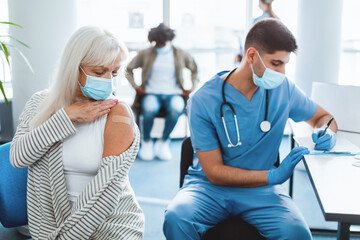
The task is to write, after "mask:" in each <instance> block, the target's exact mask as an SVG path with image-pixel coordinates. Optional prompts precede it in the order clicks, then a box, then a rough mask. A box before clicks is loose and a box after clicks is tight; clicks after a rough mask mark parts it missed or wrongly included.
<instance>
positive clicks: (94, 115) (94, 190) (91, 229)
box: [10, 27, 144, 240]
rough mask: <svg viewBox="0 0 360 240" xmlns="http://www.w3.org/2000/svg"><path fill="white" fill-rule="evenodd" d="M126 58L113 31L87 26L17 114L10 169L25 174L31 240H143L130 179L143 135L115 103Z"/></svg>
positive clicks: (141, 221) (127, 110)
mask: <svg viewBox="0 0 360 240" xmlns="http://www.w3.org/2000/svg"><path fill="white" fill-rule="evenodd" d="M126 56H127V49H126V47H125V46H124V45H123V44H122V43H120V42H119V41H118V40H117V39H116V38H115V37H114V36H113V35H111V34H110V33H109V32H107V31H105V30H102V29H100V28H97V27H82V28H80V29H79V30H78V31H76V32H75V33H74V34H73V36H72V37H71V38H70V40H69V42H68V43H67V46H66V47H65V50H64V53H63V55H62V58H61V61H60V65H59V68H58V71H57V73H56V75H55V79H54V80H55V81H54V82H53V84H52V86H51V87H50V89H49V90H44V91H41V92H38V93H35V94H34V95H33V96H32V97H31V99H30V100H29V101H28V102H27V104H26V106H25V109H24V111H23V112H22V114H21V115H20V124H19V126H18V128H17V131H16V134H15V137H14V139H13V141H12V145H11V150H10V160H11V164H12V165H13V166H14V167H17V168H24V167H28V169H29V170H28V191H27V205H28V217H29V228H30V233H31V236H32V238H33V239H127V240H128V239H141V238H142V236H143V231H144V215H143V213H142V210H141V208H140V207H139V204H138V203H137V201H136V199H135V196H134V193H133V191H132V188H131V186H130V183H129V179H128V172H129V169H130V166H131V165H132V163H133V161H134V159H135V157H136V154H137V151H138V148H139V140H140V134H139V130H138V128H137V126H136V124H134V120H133V116H132V112H131V109H130V108H129V107H128V106H127V105H126V104H124V103H120V102H118V100H117V99H115V98H114V97H112V96H111V94H112V92H113V89H112V88H113V86H114V82H115V81H116V77H117V76H118V75H119V74H120V73H121V70H122V63H123V61H124V60H125V58H126Z"/></svg>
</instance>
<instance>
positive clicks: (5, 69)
mask: <svg viewBox="0 0 360 240" xmlns="http://www.w3.org/2000/svg"><path fill="white" fill-rule="evenodd" d="M0 6H1V7H0V16H1V18H0V22H7V21H9V16H8V3H7V1H6V0H0ZM8 33H9V25H7V24H0V35H7V34H8ZM1 40H2V41H5V42H6V41H8V40H9V39H8V38H1ZM9 50H11V49H9ZM0 57H1V58H4V56H3V55H2V53H1V56H0ZM0 79H1V81H2V82H3V83H4V86H5V87H8V85H9V84H10V82H11V76H10V69H9V66H8V65H7V63H6V60H5V58H4V59H2V60H1V63H0ZM0 96H1V97H0V98H2V94H0Z"/></svg>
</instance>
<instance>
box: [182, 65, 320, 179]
mask: <svg viewBox="0 0 360 240" xmlns="http://www.w3.org/2000/svg"><path fill="white" fill-rule="evenodd" d="M226 73H228V71H226V72H220V73H218V74H217V75H215V76H214V77H213V78H212V79H210V80H209V81H208V82H206V83H205V84H204V85H203V86H202V87H201V88H200V89H199V90H198V91H197V92H196V93H195V94H194V95H193V96H192V97H191V98H190V99H189V101H188V105H187V112H188V117H189V124H190V135H191V142H192V145H193V148H194V151H195V152H201V151H209V150H213V149H216V148H221V152H222V157H223V161H224V164H225V165H228V166H233V167H237V168H242V169H249V170H268V169H270V168H272V167H273V164H274V163H275V162H276V160H277V155H278V150H279V146H280V142H281V139H282V136H283V132H284V128H285V124H286V121H287V119H288V118H291V119H293V120H294V121H295V122H299V121H306V120H309V119H310V118H311V117H312V116H313V115H314V114H315V112H316V110H317V104H316V103H315V102H313V101H312V100H311V99H310V98H309V97H308V96H306V95H305V94H304V93H303V92H302V91H301V90H300V89H299V88H297V87H296V86H295V84H294V83H292V82H290V81H289V80H288V79H285V80H284V82H283V83H282V84H281V85H280V86H279V87H277V88H274V89H271V90H269V106H268V121H270V122H271V130H270V131H269V132H267V133H264V132H262V131H261V129H260V123H261V122H262V121H263V120H264V119H265V106H266V93H265V89H263V88H258V90H257V91H256V92H255V94H254V95H253V97H252V99H251V101H249V100H248V99H247V98H246V97H245V96H244V95H242V93H240V92H239V91H238V90H236V89H235V88H234V87H233V86H231V85H230V84H228V83H226V85H225V95H226V100H227V102H229V103H231V104H232V106H233V107H234V109H235V112H236V116H237V121H238V127H239V132H240V141H241V142H242V145H241V146H238V147H233V148H228V143H229V142H228V140H227V138H226V134H225V129H224V126H223V123H222V119H221V116H220V105H221V103H222V102H223V100H222V96H221V88H222V84H223V82H224V80H223V79H222V78H221V77H220V76H222V75H223V74H226ZM223 112H224V117H225V122H226V126H227V130H228V133H229V137H230V139H231V142H232V143H233V144H236V143H237V134H236V126H235V122H234V117H233V114H232V111H231V110H230V108H229V107H227V106H225V107H224V108H223ZM188 173H189V175H196V176H199V177H201V178H203V179H204V180H206V177H205V174H204V172H203V171H202V168H201V165H200V163H199V161H198V159H197V158H196V156H195V158H194V161H193V165H192V166H191V167H190V168H189V170H188Z"/></svg>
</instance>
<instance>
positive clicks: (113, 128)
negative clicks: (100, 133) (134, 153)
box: [103, 103, 135, 157]
mask: <svg viewBox="0 0 360 240" xmlns="http://www.w3.org/2000/svg"><path fill="white" fill-rule="evenodd" d="M130 111H131V110H130V109H129V108H128V107H126V105H125V104H123V103H118V104H117V105H115V106H114V107H112V108H111V110H110V112H109V114H108V116H107V119H106V124H105V130H104V150H103V157H108V156H113V155H114V156H118V155H120V154H121V153H122V152H124V151H125V150H126V149H128V148H129V147H130V145H131V144H132V142H133V140H134V137H135V135H134V120H133V117H132V114H131V112H130Z"/></svg>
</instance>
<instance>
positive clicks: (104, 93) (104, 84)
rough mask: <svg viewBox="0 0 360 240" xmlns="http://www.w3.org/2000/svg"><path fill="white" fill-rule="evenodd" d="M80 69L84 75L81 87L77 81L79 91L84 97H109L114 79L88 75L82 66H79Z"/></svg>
mask: <svg viewBox="0 0 360 240" xmlns="http://www.w3.org/2000/svg"><path fill="white" fill-rule="evenodd" d="M80 69H81V70H82V71H83V73H84V74H85V75H86V84H85V86H84V87H83V86H81V84H80V83H79V86H80V88H81V91H82V92H83V93H84V95H85V96H86V97H88V98H92V99H94V100H105V99H107V98H108V97H110V95H111V93H112V92H113V82H114V81H115V79H113V78H111V79H107V78H100V77H94V76H90V75H87V74H86V73H85V71H84V70H83V69H82V67H80Z"/></svg>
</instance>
